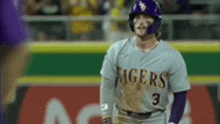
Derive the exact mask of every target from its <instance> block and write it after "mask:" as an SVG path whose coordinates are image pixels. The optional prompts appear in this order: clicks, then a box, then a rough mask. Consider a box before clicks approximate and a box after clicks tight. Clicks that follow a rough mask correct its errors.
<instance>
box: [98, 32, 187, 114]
mask: <svg viewBox="0 0 220 124" xmlns="http://www.w3.org/2000/svg"><path fill="white" fill-rule="evenodd" d="M100 73H101V75H102V77H105V78H108V79H117V85H116V89H115V103H116V105H118V107H120V108H122V109H125V110H130V111H133V112H139V113H141V112H153V111H156V110H164V109H165V108H166V105H167V104H168V93H169V91H172V92H181V91H187V90H190V83H189V82H188V80H187V70H186V64H185V61H184V59H183V57H182V55H181V54H180V52H178V51H177V50H175V49H173V48H172V47H171V46H170V45H169V44H167V43H166V42H164V41H162V40H161V41H159V45H158V46H157V47H156V48H154V49H153V50H152V51H150V52H142V51H141V50H140V49H139V48H138V47H137V45H136V36H134V37H130V38H128V39H124V40H122V41H118V42H116V43H114V44H112V45H111V46H110V48H109V50H108V52H107V54H106V55H105V58H104V61H103V66H102V69H101V72H100Z"/></svg>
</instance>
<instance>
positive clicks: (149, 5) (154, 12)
mask: <svg viewBox="0 0 220 124" xmlns="http://www.w3.org/2000/svg"><path fill="white" fill-rule="evenodd" d="M137 14H146V15H150V16H151V17H153V18H154V19H155V21H154V23H153V24H152V25H150V26H149V27H148V29H147V30H148V31H147V32H148V34H154V33H157V32H158V31H159V30H160V27H161V24H162V12H161V9H160V6H159V4H158V3H157V2H155V1H154V0H138V1H137V2H136V3H135V4H134V5H133V6H132V9H131V13H130V14H129V23H130V27H131V30H132V31H134V22H133V20H134V17H135V16H136V15H137Z"/></svg>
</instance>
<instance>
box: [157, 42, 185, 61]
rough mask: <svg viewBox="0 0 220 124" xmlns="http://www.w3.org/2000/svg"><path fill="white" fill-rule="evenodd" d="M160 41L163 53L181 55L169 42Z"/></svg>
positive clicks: (170, 55)
mask: <svg viewBox="0 0 220 124" xmlns="http://www.w3.org/2000/svg"><path fill="white" fill-rule="evenodd" d="M160 42H161V46H162V47H161V49H162V51H163V53H164V54H167V55H168V56H169V57H174V58H175V57H178V56H182V55H181V53H180V52H179V51H178V50H177V49H175V48H173V47H172V46H171V45H170V44H169V43H167V42H165V41H162V40H161V41H160Z"/></svg>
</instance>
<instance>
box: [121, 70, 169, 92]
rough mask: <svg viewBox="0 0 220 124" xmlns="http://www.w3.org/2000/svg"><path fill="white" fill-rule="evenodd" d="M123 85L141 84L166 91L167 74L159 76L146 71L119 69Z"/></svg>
mask: <svg viewBox="0 0 220 124" xmlns="http://www.w3.org/2000/svg"><path fill="white" fill-rule="evenodd" d="M118 74H119V77H120V82H121V84H124V85H126V84H127V83H141V84H146V85H149V86H153V87H155V88H159V89H162V90H163V89H165V88H166V87H167V84H168V75H167V73H162V74H157V73H155V72H153V71H149V70H145V69H123V68H119V69H118Z"/></svg>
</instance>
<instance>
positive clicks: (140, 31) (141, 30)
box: [134, 14, 154, 37]
mask: <svg viewBox="0 0 220 124" xmlns="http://www.w3.org/2000/svg"><path fill="white" fill-rule="evenodd" d="M153 23H154V19H153V18H152V17H151V16H149V15H144V14H140V15H136V16H135V18H134V31H135V33H136V35H137V36H139V37H143V36H146V35H147V34H148V33H147V28H148V27H149V25H152V24H153Z"/></svg>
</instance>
